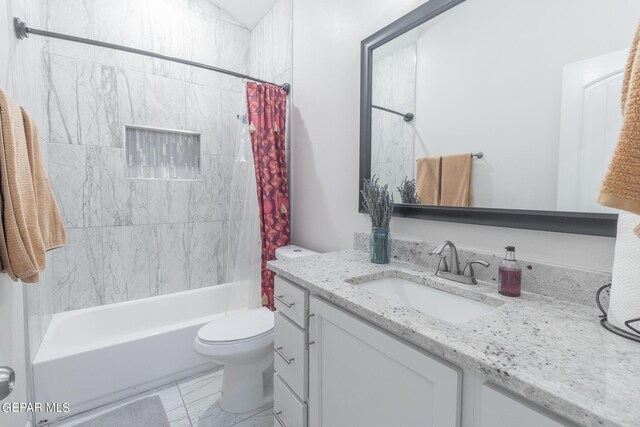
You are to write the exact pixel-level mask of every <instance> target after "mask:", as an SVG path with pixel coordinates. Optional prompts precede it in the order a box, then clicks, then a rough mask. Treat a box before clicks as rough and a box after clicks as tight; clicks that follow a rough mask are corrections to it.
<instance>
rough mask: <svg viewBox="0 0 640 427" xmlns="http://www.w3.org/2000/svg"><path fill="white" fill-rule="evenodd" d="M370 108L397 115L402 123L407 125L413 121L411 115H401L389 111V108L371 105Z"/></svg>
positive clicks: (397, 112)
mask: <svg viewBox="0 0 640 427" xmlns="http://www.w3.org/2000/svg"><path fill="white" fill-rule="evenodd" d="M371 108H377V109H378V110H382V111H386V112H387V113H391V114H397V115H399V116H402V118H403V119H404V121H405V122H407V123H408V122H410V121H411V120H413V113H401V112H399V111H395V110H391V109H389V108H385V107H381V106H379V105H371Z"/></svg>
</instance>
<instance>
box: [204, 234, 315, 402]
mask: <svg viewBox="0 0 640 427" xmlns="http://www.w3.org/2000/svg"><path fill="white" fill-rule="evenodd" d="M313 254H315V252H313V251H309V250H306V249H303V248H300V247H297V246H294V245H289V246H283V247H282V248H278V249H277V250H276V259H295V258H300V257H304V256H308V255H313ZM273 320H274V316H273V312H272V311H271V310H269V309H268V308H265V307H260V308H254V309H249V310H242V311H237V312H234V313H230V314H229V315H227V316H224V317H221V318H219V319H215V320H212V321H211V322H209V323H207V324H206V325H204V326H203V327H201V328H200V330H198V335H197V336H196V338H195V340H194V342H193V347H194V349H195V351H196V352H197V353H198V354H200V355H202V356H204V357H206V358H208V359H209V360H211V361H212V362H215V363H218V364H222V365H224V374H223V380H222V396H221V397H220V408H222V410H223V411H226V412H229V413H233V414H237V413H241V412H248V411H251V410H254V409H257V408H260V407H261V406H264V405H266V404H267V403H269V402H271V401H272V400H273V383H272V379H273V335H274V331H273Z"/></svg>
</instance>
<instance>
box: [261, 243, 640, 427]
mask: <svg viewBox="0 0 640 427" xmlns="http://www.w3.org/2000/svg"><path fill="white" fill-rule="evenodd" d="M269 268H270V269H271V270H272V271H274V272H275V273H276V274H277V276H276V280H275V295H276V307H277V309H278V312H277V313H276V322H275V329H276V331H275V345H274V347H275V348H274V351H275V371H276V374H275V378H274V384H275V402H274V424H275V425H281V426H286V427H298V426H301V427H304V426H309V427H320V426H331V427H340V426H392V425H393V426H437V427H445V426H452V427H453V426H465V427H471V426H473V427H489V426H491V427H500V426H505V427H507V426H516V425H517V426H532V427H534V426H535V427H543V426H575V425H612V426H613V425H638V424H639V423H640V410H639V409H638V408H637V405H635V400H634V396H633V391H634V390H637V386H638V384H640V374H639V373H638V372H637V370H635V371H634V370H633V369H632V366H633V364H634V363H635V362H634V361H637V360H639V359H638V358H640V346H637V344H635V343H631V342H627V341H626V340H624V339H622V338H619V337H616V336H614V335H612V334H609V333H607V332H606V331H605V330H604V329H602V328H601V327H600V325H599V324H598V319H597V312H596V311H595V309H594V308H592V307H589V306H586V305H581V304H577V303H571V302H567V301H563V300H559V299H554V298H549V297H546V296H543V295H539V294H534V293H530V292H523V296H522V297H521V298H508V297H504V296H501V295H499V294H498V293H497V290H496V287H495V285H494V284H490V283H486V282H482V281H480V282H479V284H478V285H475V286H470V285H464V284H459V283H455V282H452V281H448V280H446V279H442V278H439V277H436V276H435V275H434V274H433V271H432V269H431V268H429V267H422V266H419V265H416V264H411V263H407V262H398V261H393V262H392V263H391V264H388V265H383V266H381V265H375V264H371V263H369V262H368V257H367V254H366V253H364V252H359V251H344V252H336V253H329V254H323V255H317V256H312V257H309V258H306V259H300V260H296V261H272V262H270V263H269ZM380 279H382V280H380ZM421 289H424V290H426V292H427V294H425V295H423V294H422V292H421ZM394 292H395V293H394ZM434 292H435V294H433V293H434ZM429 293H431V294H433V295H430V294H429ZM438 294H443V296H442V298H444V299H443V300H441V301H440V300H437V301H439V302H438V303H437V304H432V305H429V304H428V302H427V301H429V300H433V299H434V298H440V297H438V296H437V295H438ZM422 300H424V301H423V302H424V303H423V302H421V301H422ZM458 300H459V301H458ZM467 303H470V304H471V306H464V304H467ZM443 307H444V308H445V310H442V308H443ZM444 319H446V320H444Z"/></svg>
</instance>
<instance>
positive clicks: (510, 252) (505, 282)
mask: <svg viewBox="0 0 640 427" xmlns="http://www.w3.org/2000/svg"><path fill="white" fill-rule="evenodd" d="M505 249H506V250H507V253H506V255H505V257H504V259H503V260H502V262H501V263H500V267H499V268H498V292H500V293H501V294H502V295H506V296H509V297H519V296H520V291H521V281H522V268H521V267H520V264H519V263H518V261H516V248H515V246H507V247H506V248H505Z"/></svg>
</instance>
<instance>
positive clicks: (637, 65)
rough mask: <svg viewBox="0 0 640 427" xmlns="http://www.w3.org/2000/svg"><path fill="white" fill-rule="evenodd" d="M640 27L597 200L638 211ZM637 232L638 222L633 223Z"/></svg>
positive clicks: (632, 49) (623, 87) (630, 57)
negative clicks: (614, 140)
mask: <svg viewBox="0 0 640 427" xmlns="http://www.w3.org/2000/svg"><path fill="white" fill-rule="evenodd" d="M639 45H640V27H638V30H637V31H636V35H635V38H634V40H633V43H632V46H631V51H630V53H629V60H628V62H627V67H626V70H625V74H624V80H623V83H622V114H623V119H622V130H621V131H620V137H619V138H618V145H617V146H616V150H615V152H614V154H613V159H612V160H611V163H610V164H609V170H608V171H607V174H606V176H605V178H604V181H603V183H602V187H601V189H600V195H599V196H598V203H600V204H601V205H604V206H609V207H612V208H617V209H622V210H625V211H628V212H633V213H636V214H640V49H639ZM634 229H635V233H636V235H638V236H640V224H636V225H635V227H634Z"/></svg>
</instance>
